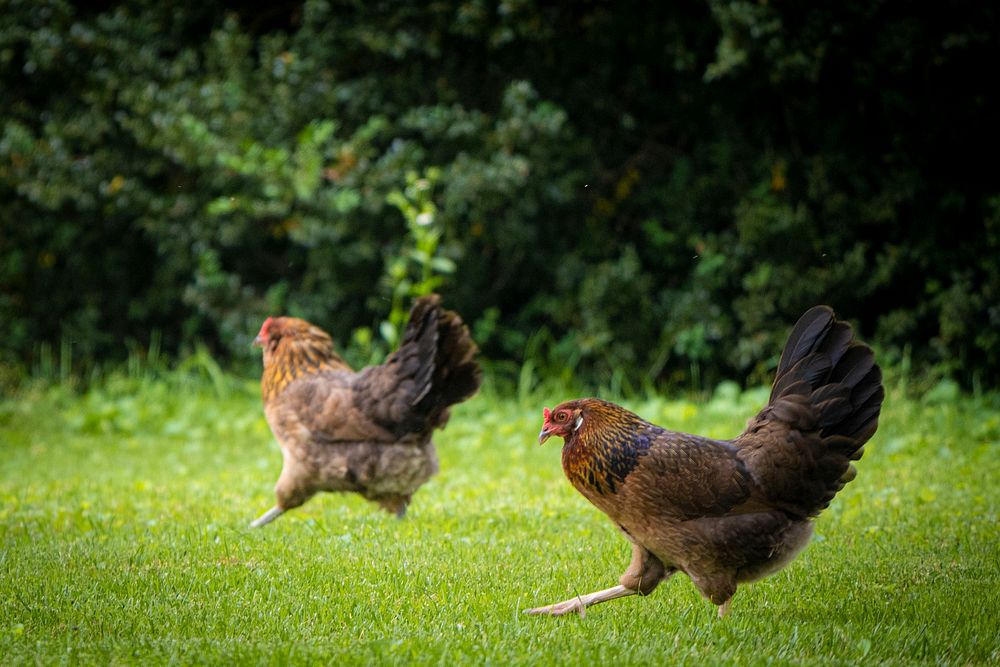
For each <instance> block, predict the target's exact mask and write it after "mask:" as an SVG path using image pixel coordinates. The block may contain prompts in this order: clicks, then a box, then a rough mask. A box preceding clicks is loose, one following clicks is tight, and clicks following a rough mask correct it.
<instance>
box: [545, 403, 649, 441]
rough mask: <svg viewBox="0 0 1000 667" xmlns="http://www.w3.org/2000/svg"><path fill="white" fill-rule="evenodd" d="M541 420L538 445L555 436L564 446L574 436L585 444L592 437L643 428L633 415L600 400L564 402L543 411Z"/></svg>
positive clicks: (641, 421)
mask: <svg viewBox="0 0 1000 667" xmlns="http://www.w3.org/2000/svg"><path fill="white" fill-rule="evenodd" d="M542 417H543V422H542V432H541V433H539V434H538V444H540V445H541V444H543V443H544V442H545V441H546V440H548V439H549V438H550V437H552V436H554V435H558V436H559V437H561V438H563V439H564V440H565V441H566V442H569V441H570V439H571V438H573V437H574V436H577V435H579V436H580V437H581V438H583V439H584V440H586V439H588V438H592V436H594V434H598V433H608V432H611V431H618V432H627V431H630V430H635V429H637V428H640V427H641V426H642V425H643V424H645V422H644V421H643V419H642V418H641V417H639V415H637V414H635V413H634V412H630V411H628V410H626V409H625V408H623V407H622V406H620V405H616V404H614V403H611V402H610V401H604V400H601V399H599V398H578V399H576V400H575V401H566V402H565V403H560V404H559V405H557V406H556V407H554V408H552V409H551V410H549V409H548V408H545V410H544V411H543V413H542Z"/></svg>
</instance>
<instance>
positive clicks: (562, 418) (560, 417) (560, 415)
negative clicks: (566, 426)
mask: <svg viewBox="0 0 1000 667" xmlns="http://www.w3.org/2000/svg"><path fill="white" fill-rule="evenodd" d="M556 421H557V422H564V421H566V413H565V412H563V411H562V410H560V411H559V412H557V413H556Z"/></svg>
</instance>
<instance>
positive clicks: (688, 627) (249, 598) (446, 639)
mask: <svg viewBox="0 0 1000 667" xmlns="http://www.w3.org/2000/svg"><path fill="white" fill-rule="evenodd" d="M900 393H901V392H899V391H895V392H890V396H889V397H888V399H887V402H886V407H885V411H884V412H883V418H882V428H881V430H880V431H879V433H878V434H877V435H876V437H875V439H874V440H873V442H872V443H871V444H870V445H869V446H868V447H867V454H866V456H865V459H864V460H863V461H862V462H861V464H860V466H859V468H860V474H859V475H858V478H857V480H856V481H855V482H854V483H852V484H851V485H849V486H848V487H847V489H845V490H844V492H842V493H841V494H840V496H838V498H837V499H836V501H835V502H834V504H833V506H832V507H830V509H829V510H827V511H826V512H825V513H824V514H823V515H822V516H821V518H820V519H819V521H818V523H817V531H816V532H817V537H816V538H815V539H814V541H813V543H812V545H811V546H810V547H809V548H808V549H807V550H806V551H805V552H804V553H803V554H802V555H800V556H799V558H798V559H797V560H796V561H795V562H794V563H793V564H792V565H791V566H789V567H788V568H786V569H785V570H784V571H782V572H781V573H779V574H777V575H775V576H773V577H771V578H769V579H766V580H764V581H763V582H760V583H757V584H754V585H752V586H748V587H743V588H741V589H740V591H739V592H738V594H737V596H736V598H735V599H734V604H733V611H732V614H731V615H730V616H729V617H728V618H726V619H724V620H721V621H720V620H719V619H717V618H716V616H715V608H714V607H713V606H712V605H710V604H709V603H707V602H706V601H705V600H703V599H701V598H700V597H699V596H698V594H697V593H696V591H695V590H694V588H693V587H692V585H691V583H690V582H689V581H688V580H687V579H686V578H684V577H683V576H678V577H675V578H674V579H672V580H671V581H669V582H668V583H666V584H664V585H662V586H661V587H660V588H659V589H658V590H657V591H656V592H655V593H654V594H653V595H652V596H650V597H649V598H646V599H642V598H639V597H632V598H626V599H624V600H617V601H614V602H610V603H607V604H604V605H599V606H597V607H593V608H591V610H590V611H589V613H588V614H587V616H586V618H579V617H577V616H572V617H563V618H548V617H532V616H526V615H524V614H522V613H521V610H523V609H525V608H526V607H530V606H534V605H538V604H542V603H550V602H555V601H559V600H562V599H565V598H567V597H569V596H570V595H573V594H576V593H585V592H589V591H591V590H595V589H597V588H603V587H606V586H610V585H613V584H615V583H617V579H618V576H619V575H620V574H621V572H622V571H623V569H624V567H625V566H626V564H627V561H628V556H629V549H628V547H627V545H626V543H625V541H624V539H623V538H622V537H621V536H620V535H619V534H617V532H616V531H615V529H614V528H613V527H612V526H611V525H610V523H609V522H608V521H607V519H606V518H605V517H604V516H603V515H602V514H600V513H599V512H598V511H597V510H595V509H594V508H592V507H591V506H589V505H588V504H587V502H586V501H585V500H584V499H583V498H582V497H581V496H579V495H578V494H577V493H576V492H575V491H574V490H573V489H572V488H571V487H570V485H569V484H568V483H567V482H566V481H565V479H564V478H563V476H562V471H561V469H560V465H559V446H558V444H556V443H551V444H550V445H549V446H546V447H543V448H542V447H538V446H537V445H536V444H535V436H536V434H537V431H538V428H539V417H540V412H541V408H542V406H543V405H550V406H551V405H552V404H554V403H556V402H558V401H559V400H562V399H565V398H569V396H567V395H559V394H558V392H556V393H552V394H551V395H545V396H543V397H538V398H537V399H532V400H521V401H519V400H516V399H504V398H498V397H496V396H489V395H486V396H480V397H478V398H477V399H475V400H473V401H472V402H470V403H468V404H466V405H464V406H462V407H461V408H459V409H457V410H456V411H455V414H454V416H453V418H452V422H451V424H450V425H449V427H448V428H447V430H445V431H444V432H441V433H439V435H438V436H437V438H436V440H437V443H438V450H439V453H440V456H441V468H442V471H441V473H440V474H439V475H438V476H437V477H436V478H435V479H434V480H432V482H431V483H429V484H428V485H427V486H426V487H424V488H423V489H422V490H421V491H420V492H419V493H418V494H417V496H416V498H415V502H414V504H413V505H412V506H411V509H410V513H409V515H408V516H407V518H406V519H405V520H402V521H397V520H396V519H394V518H392V517H390V516H388V515H386V514H385V513H383V512H381V511H379V510H378V509H377V508H376V507H374V506H373V505H369V504H368V503H366V502H365V501H363V500H361V499H359V498H356V497H353V496H333V495H323V496H320V497H318V498H316V499H314V500H313V501H311V502H310V503H308V504H307V505H306V506H305V507H303V508H301V509H299V510H296V511H294V512H291V513H289V514H288V515H286V516H285V517H282V518H281V519H279V520H278V521H277V522H275V523H274V524H272V525H270V526H268V527H266V528H263V529H260V530H256V531H254V530H250V529H248V528H247V523H248V522H249V521H250V520H251V519H253V518H254V517H255V516H257V515H258V514H259V513H260V512H261V511H263V510H265V509H267V508H268V507H270V505H271V502H272V496H271V488H272V485H273V483H274V481H275V479H276V477H277V473H278V469H279V466H280V456H279V454H278V450H277V446H276V445H275V443H274V442H273V440H272V438H271V436H270V433H269V432H268V429H267V425H266V423H265V421H264V419H263V416H262V414H261V410H260V406H259V402H258V398H257V395H256V389H255V387H254V386H253V385H251V384H249V383H247V384H244V383H239V382H236V381H233V380H230V379H228V378H220V377H215V378H214V383H213V382H209V381H204V380H192V379H188V376H186V375H183V374H181V375H178V374H174V375H165V376H163V377H161V378H160V379H159V380H155V381H153V380H148V379H147V380H143V379H128V378H124V377H112V378H111V379H109V380H107V381H105V382H103V383H102V384H101V387H100V388H99V389H95V390H92V391H90V392H89V393H87V394H85V395H83V396H79V395H74V394H72V393H71V392H69V391H66V390H64V389H60V388H58V387H56V388H54V389H44V390H27V391H25V392H23V393H22V394H21V395H20V396H18V397H16V398H14V399H9V400H7V401H6V402H4V403H2V404H0V445H2V451H3V457H2V460H0V539H2V554H0V663H2V664H4V665H9V664H18V663H40V664H54V663H70V664H73V663H96V664H122V663H143V664H150V663H152V664H160V663H171V662H172V663H199V664H204V663H215V664H218V663H222V664H232V663H234V662H237V663H251V664H270V663H273V664H287V663H290V662H294V663H308V664H329V663H338V664H372V663H415V664H442V665H451V664H460V663H474V664H497V665H506V664H514V663H518V664H553V663H560V664H588V665H593V664H615V665H618V664H628V663H637V664H638V663H646V664H670V663H679V664H691V665H703V664H714V663H729V664H764V663H772V662H773V663H794V664H815V665H827V664H856V663H858V662H860V661H862V660H864V661H865V663H866V664H875V663H884V664H912V663H919V662H923V663H936V664H939V663H949V664H974V663H983V664H985V663H991V662H992V663H993V664H996V663H997V661H998V660H1000V639H998V618H1000V594H998V587H1000V539H998V521H997V519H998V516H997V514H998V503H1000V493H998V491H997V487H998V482H1000V463H998V454H1000V407H998V399H997V398H996V397H986V398H978V399H976V398H964V397H960V398H958V399H957V400H946V401H944V402H940V403H930V404H928V403H923V402H920V401H914V400H907V399H904V398H902V397H901V396H900V395H899V394H900ZM721 394H722V395H720V396H717V397H716V398H715V399H714V400H712V401H710V402H708V403H701V404H698V403H691V402H688V401H684V400H666V399H649V400H645V401H632V402H629V403H628V405H629V406H630V407H632V408H633V409H636V410H637V411H639V412H640V413H641V414H643V415H644V416H646V417H648V418H650V419H652V420H654V421H657V422H659V423H661V424H664V425H666V426H668V427H672V428H676V429H682V430H690V431H695V432H700V433H705V434H707V435H712V436H719V437H724V436H730V435H733V434H735V433H736V432H738V431H739V430H740V428H741V426H742V424H743V423H744V422H745V420H746V419H747V418H748V417H749V416H750V415H751V414H752V413H753V412H754V411H755V410H756V409H757V408H758V407H759V406H760V404H761V403H762V402H763V400H764V397H765V395H766V392H762V391H751V392H747V393H744V394H742V395H736V394H735V393H734V392H722V393H721Z"/></svg>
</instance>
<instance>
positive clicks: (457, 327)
mask: <svg viewBox="0 0 1000 667" xmlns="http://www.w3.org/2000/svg"><path fill="white" fill-rule="evenodd" d="M478 351H479V349H478V347H476V344H475V343H474V342H473V340H472V337H471V336H470V335H469V329H468V327H466V326H465V324H464V323H463V322H462V318H461V317H459V316H458V314H457V313H455V312H453V311H450V310H445V309H444V308H442V307H441V297H440V296H438V295H437V294H430V295H427V296H422V297H420V298H418V299H417V300H416V301H415V302H414V304H413V308H412V309H411V310H410V319H409V322H408V323H407V325H406V331H405V332H404V333H403V340H402V342H401V343H400V346H399V349H398V350H396V351H395V352H394V353H392V354H391V355H389V357H388V358H387V359H386V361H385V363H384V364H382V365H381V366H374V367H371V368H368V369H365V371H363V374H362V378H361V379H360V380H359V382H358V391H357V392H356V400H357V401H359V402H360V404H361V407H362V408H363V409H364V410H365V412H366V413H367V414H370V415H372V416H374V417H375V418H376V419H377V421H378V422H379V423H381V424H382V425H383V426H386V427H388V428H389V429H390V430H392V431H393V432H394V433H396V434H397V435H402V434H404V433H415V432H424V431H430V430H431V429H434V428H436V427H440V426H443V425H444V424H445V422H446V421H447V419H448V408H449V407H450V406H452V405H454V404H456V403H460V402H462V401H464V400H466V399H467V398H469V397H470V396H472V395H473V394H474V393H476V391H477V390H478V389H479V385H480V383H481V382H482V370H481V369H480V367H479V363H478V362H477V361H476V354H477V353H478Z"/></svg>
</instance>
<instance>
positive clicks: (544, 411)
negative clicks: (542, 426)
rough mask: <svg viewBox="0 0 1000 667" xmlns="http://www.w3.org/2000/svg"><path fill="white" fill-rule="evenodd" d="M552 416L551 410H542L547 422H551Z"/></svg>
mask: <svg viewBox="0 0 1000 667" xmlns="http://www.w3.org/2000/svg"><path fill="white" fill-rule="evenodd" d="M551 414H552V411H551V410H549V409H548V408H542V416H543V417H545V421H548V420H549V416H550V415H551Z"/></svg>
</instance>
